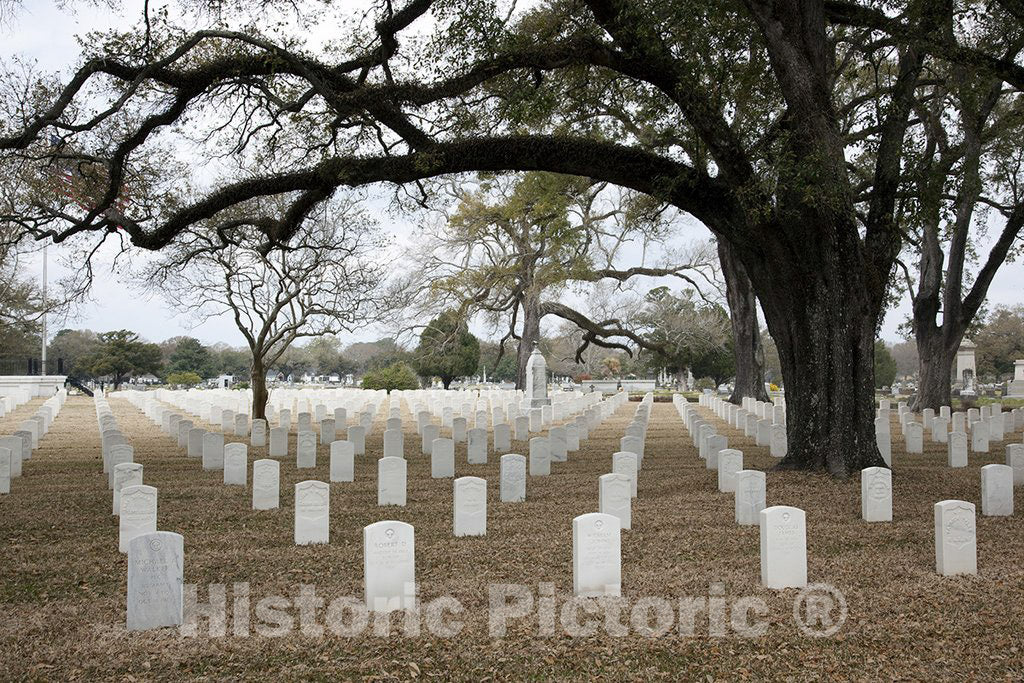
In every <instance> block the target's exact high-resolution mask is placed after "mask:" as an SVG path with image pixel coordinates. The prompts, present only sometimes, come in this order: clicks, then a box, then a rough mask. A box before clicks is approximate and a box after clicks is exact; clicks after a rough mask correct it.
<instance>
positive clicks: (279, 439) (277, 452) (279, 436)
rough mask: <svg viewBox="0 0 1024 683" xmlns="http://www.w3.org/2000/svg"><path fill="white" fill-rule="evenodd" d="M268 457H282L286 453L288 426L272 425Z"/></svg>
mask: <svg viewBox="0 0 1024 683" xmlns="http://www.w3.org/2000/svg"><path fill="white" fill-rule="evenodd" d="M269 455H270V457H272V458H283V457H285V456H287V455H288V428H287V427H273V428H271V430H270V453H269Z"/></svg>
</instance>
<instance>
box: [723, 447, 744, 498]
mask: <svg viewBox="0 0 1024 683" xmlns="http://www.w3.org/2000/svg"><path fill="white" fill-rule="evenodd" d="M742 469H743V453H742V452H741V451H738V450H736V449H735V448H726V449H725V450H724V451H719V452H718V490H719V491H720V492H722V493H733V492H735V491H736V473H737V472H739V471H740V470H742Z"/></svg>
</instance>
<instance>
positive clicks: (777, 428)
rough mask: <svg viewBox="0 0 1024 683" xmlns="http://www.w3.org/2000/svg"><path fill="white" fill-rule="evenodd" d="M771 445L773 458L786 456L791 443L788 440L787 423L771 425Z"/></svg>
mask: <svg viewBox="0 0 1024 683" xmlns="http://www.w3.org/2000/svg"><path fill="white" fill-rule="evenodd" d="M770 429H771V436H770V437H769V440H770V442H771V443H770V447H771V451H770V452H771V456H772V457H773V458H784V457H786V453H787V452H788V450H789V443H788V442H787V441H786V425H783V424H773V425H772V426H771V427H770Z"/></svg>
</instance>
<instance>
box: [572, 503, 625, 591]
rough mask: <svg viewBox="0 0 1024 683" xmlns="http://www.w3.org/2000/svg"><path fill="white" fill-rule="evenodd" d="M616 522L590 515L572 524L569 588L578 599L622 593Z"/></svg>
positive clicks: (610, 518)
mask: <svg viewBox="0 0 1024 683" xmlns="http://www.w3.org/2000/svg"><path fill="white" fill-rule="evenodd" d="M620 539H621V531H620V529H619V518H618V517H615V516H612V515H606V514H602V513H600V512H591V513H588V514H585V515H580V516H579V517H576V518H574V519H573V520H572V587H573V594H574V595H576V596H577V597H601V596H612V597H618V596H619V595H621V592H622V555H621V546H620Z"/></svg>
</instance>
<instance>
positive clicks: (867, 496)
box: [860, 467, 892, 522]
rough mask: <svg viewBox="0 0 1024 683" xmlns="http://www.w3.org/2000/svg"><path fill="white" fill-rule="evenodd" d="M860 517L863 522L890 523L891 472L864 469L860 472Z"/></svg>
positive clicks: (882, 469)
mask: <svg viewBox="0 0 1024 683" xmlns="http://www.w3.org/2000/svg"><path fill="white" fill-rule="evenodd" d="M860 516H861V518H862V519H863V520H864V521H865V522H891V521H892V470H890V469H888V468H887V467H866V468H864V469H863V470H861V471H860Z"/></svg>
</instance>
